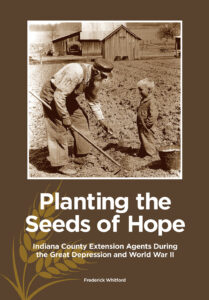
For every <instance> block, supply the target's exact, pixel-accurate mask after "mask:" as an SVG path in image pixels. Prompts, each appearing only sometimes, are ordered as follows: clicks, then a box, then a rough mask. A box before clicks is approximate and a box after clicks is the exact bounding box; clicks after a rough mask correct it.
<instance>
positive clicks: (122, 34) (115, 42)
mask: <svg viewBox="0 0 209 300" xmlns="http://www.w3.org/2000/svg"><path fill="white" fill-rule="evenodd" d="M140 49H141V40H139V39H137V38H135V37H134V36H133V35H131V34H130V33H129V32H127V31H126V30H125V29H124V28H121V29H120V30H119V31H117V32H116V33H115V34H113V35H112V36H111V37H109V38H108V39H106V40H105V41H104V50H103V56H104V57H105V58H106V59H109V60H112V61H113V60H114V59H115V57H116V56H120V57H121V58H122V57H125V56H128V59H129V60H133V59H139V58H140V53H141V50H140Z"/></svg>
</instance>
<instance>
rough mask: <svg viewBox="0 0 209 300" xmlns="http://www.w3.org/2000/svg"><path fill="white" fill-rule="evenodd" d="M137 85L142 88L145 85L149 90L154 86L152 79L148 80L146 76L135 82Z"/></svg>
mask: <svg viewBox="0 0 209 300" xmlns="http://www.w3.org/2000/svg"><path fill="white" fill-rule="evenodd" d="M137 87H138V88H140V89H142V88H144V87H147V88H148V89H150V90H153V89H154V87H155V83H154V81H151V80H149V79H148V78H145V79H142V80H140V81H138V82H137Z"/></svg>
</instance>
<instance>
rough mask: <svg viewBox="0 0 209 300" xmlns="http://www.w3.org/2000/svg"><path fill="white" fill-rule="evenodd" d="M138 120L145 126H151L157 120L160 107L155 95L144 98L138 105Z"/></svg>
mask: <svg viewBox="0 0 209 300" xmlns="http://www.w3.org/2000/svg"><path fill="white" fill-rule="evenodd" d="M137 116H138V118H137V121H138V123H140V125H143V126H144V127H145V128H148V129H149V128H151V127H152V126H153V125H154V124H155V123H156V121H157V117H158V108H157V104H156V100H155V98H154V96H153V95H149V96H148V97H146V98H145V99H143V100H142V101H141V103H140V105H139V107H138V111H137Z"/></svg>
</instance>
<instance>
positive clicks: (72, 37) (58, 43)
mask: <svg viewBox="0 0 209 300" xmlns="http://www.w3.org/2000/svg"><path fill="white" fill-rule="evenodd" d="M79 41H80V31H77V32H73V33H71V34H69V35H66V36H62V37H59V38H56V39H54V40H53V41H52V44H53V52H54V55H55V56H59V55H68V54H70V50H71V49H70V48H71V46H74V45H77V50H78V52H79V50H81V44H80V42H79ZM75 50H76V49H75Z"/></svg>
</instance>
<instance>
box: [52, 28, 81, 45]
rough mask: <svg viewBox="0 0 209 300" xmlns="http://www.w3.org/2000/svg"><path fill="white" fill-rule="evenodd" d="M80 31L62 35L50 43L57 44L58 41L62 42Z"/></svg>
mask: <svg viewBox="0 0 209 300" xmlns="http://www.w3.org/2000/svg"><path fill="white" fill-rule="evenodd" d="M80 32H81V31H73V32H72V33H70V34H68V35H64V36H60V37H57V38H56V39H54V40H52V42H53V43H54V42H58V41H61V40H64V39H66V38H70V37H72V36H74V35H76V34H79V33H80Z"/></svg>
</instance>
